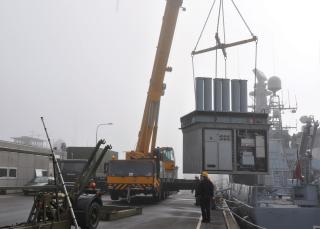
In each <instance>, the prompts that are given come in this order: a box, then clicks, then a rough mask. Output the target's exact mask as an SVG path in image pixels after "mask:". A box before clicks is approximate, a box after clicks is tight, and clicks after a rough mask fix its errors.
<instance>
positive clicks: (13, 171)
mask: <svg viewBox="0 0 320 229" xmlns="http://www.w3.org/2000/svg"><path fill="white" fill-rule="evenodd" d="M9 177H17V169H9Z"/></svg>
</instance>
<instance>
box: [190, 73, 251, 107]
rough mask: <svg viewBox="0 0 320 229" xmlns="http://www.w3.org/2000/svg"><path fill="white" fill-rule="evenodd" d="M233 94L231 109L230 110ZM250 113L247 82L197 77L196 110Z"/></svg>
mask: <svg viewBox="0 0 320 229" xmlns="http://www.w3.org/2000/svg"><path fill="white" fill-rule="evenodd" d="M230 93H231V108H230ZM230 109H231V111H233V112H248V96H247V80H239V79H233V80H231V90H230V79H222V78H214V79H213V80H212V79H211V78H206V77H197V78H196V110H198V111H212V110H214V111H223V112H229V111H230Z"/></svg>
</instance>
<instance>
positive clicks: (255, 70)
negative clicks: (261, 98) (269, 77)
mask: <svg viewBox="0 0 320 229" xmlns="http://www.w3.org/2000/svg"><path fill="white" fill-rule="evenodd" d="M257 62H258V40H256V48H255V60H254V86H253V98H254V99H253V112H256V102H257V101H256V89H257V85H256V84H257V64H258V63H257ZM259 112H260V111H259Z"/></svg>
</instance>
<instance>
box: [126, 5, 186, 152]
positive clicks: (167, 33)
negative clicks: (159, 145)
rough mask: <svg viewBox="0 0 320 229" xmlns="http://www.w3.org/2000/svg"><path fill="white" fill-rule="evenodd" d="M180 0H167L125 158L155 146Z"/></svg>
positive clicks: (148, 150) (147, 150)
mask: <svg viewBox="0 0 320 229" xmlns="http://www.w3.org/2000/svg"><path fill="white" fill-rule="evenodd" d="M182 2H183V0H167V3H166V8H165V13H164V16H163V19H162V20H163V21H162V27H161V32H160V37H159V41H158V46H157V52H156V55H155V59H154V64H153V70H152V74H151V79H150V84H149V90H148V95H147V99H146V103H145V108H144V113H143V118H142V122H141V127H140V131H139V137H138V143H137V146H136V150H135V152H128V153H127V158H130V157H137V156H138V155H139V156H140V157H147V155H148V153H149V152H150V144H151V151H152V150H153V149H154V148H155V144H156V136H157V128H158V117H159V109H160V100H161V96H162V95H163V93H164V86H163V85H164V84H163V81H164V76H165V72H166V70H167V63H168V58H169V54H170V49H171V45H172V40H173V35H174V31H175V26H176V22H177V18H178V14H179V9H180V7H181V5H182Z"/></svg>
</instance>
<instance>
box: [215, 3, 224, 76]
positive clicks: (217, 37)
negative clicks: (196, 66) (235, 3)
mask: <svg viewBox="0 0 320 229" xmlns="http://www.w3.org/2000/svg"><path fill="white" fill-rule="evenodd" d="M221 2H222V0H220V4H219V11H218V22H217V31H216V35H215V38H216V46H217V45H218V44H219V43H218V39H219V36H218V33H219V25H220V13H221V5H222V3H221ZM215 77H216V78H217V77H218V49H216V66H215Z"/></svg>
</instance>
